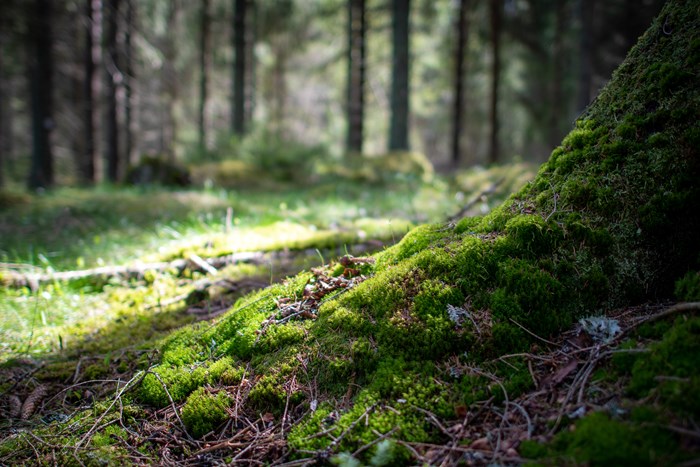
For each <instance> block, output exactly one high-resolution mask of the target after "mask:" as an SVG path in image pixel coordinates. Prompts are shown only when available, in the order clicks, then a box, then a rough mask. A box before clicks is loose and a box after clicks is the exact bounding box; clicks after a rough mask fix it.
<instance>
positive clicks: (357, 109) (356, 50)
mask: <svg viewBox="0 0 700 467" xmlns="http://www.w3.org/2000/svg"><path fill="white" fill-rule="evenodd" d="M366 32H367V24H366V16H365V0H348V78H347V79H348V94H347V99H348V102H347V124H348V133H347V143H346V149H347V152H348V154H362V141H363V133H364V132H363V130H364V129H363V122H364V110H365V109H364V107H365V105H364V98H365V67H366V46H365V37H366Z"/></svg>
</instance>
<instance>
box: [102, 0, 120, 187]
mask: <svg viewBox="0 0 700 467" xmlns="http://www.w3.org/2000/svg"><path fill="white" fill-rule="evenodd" d="M119 3H120V0H109V1H108V3H107V8H106V9H105V12H104V16H105V20H106V23H105V52H106V56H105V63H104V70H105V84H106V86H105V98H106V108H105V156H106V161H107V180H108V181H110V182H112V183H116V182H118V181H119V171H120V169H121V167H120V160H119V122H118V119H117V86H118V85H119V84H120V83H121V79H122V76H121V72H120V71H119V66H118V65H119V60H118V56H117V24H118V21H117V18H118V15H119Z"/></svg>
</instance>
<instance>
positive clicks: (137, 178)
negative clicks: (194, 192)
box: [126, 156, 190, 187]
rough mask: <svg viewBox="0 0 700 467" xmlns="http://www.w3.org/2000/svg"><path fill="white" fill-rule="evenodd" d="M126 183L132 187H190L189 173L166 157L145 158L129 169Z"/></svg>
mask: <svg viewBox="0 0 700 467" xmlns="http://www.w3.org/2000/svg"><path fill="white" fill-rule="evenodd" d="M126 181H127V183H128V184H131V185H139V186H146V185H162V186H173V187H186V186H189V185H190V173H189V171H188V170H187V169H186V168H185V167H183V166H181V165H179V164H177V163H175V162H171V161H168V160H167V159H166V158H165V157H164V156H157V157H155V156H144V157H142V158H141V161H140V162H139V163H138V164H136V165H134V166H132V167H129V170H128V172H127V174H126Z"/></svg>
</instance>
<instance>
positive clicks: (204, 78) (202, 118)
mask: <svg viewBox="0 0 700 467" xmlns="http://www.w3.org/2000/svg"><path fill="white" fill-rule="evenodd" d="M209 3H210V1H209V0H202V4H201V12H200V14H201V17H200V23H199V33H200V37H199V115H198V117H199V118H198V123H199V148H200V150H204V149H206V147H207V120H206V113H207V98H208V89H207V82H208V81H209V42H210V33H209V31H210V28H209V23H210V16H209Z"/></svg>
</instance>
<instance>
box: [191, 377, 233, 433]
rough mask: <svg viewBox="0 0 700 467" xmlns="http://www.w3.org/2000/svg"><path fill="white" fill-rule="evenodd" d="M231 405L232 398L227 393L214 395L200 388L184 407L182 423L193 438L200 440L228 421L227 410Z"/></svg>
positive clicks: (221, 392)
mask: <svg viewBox="0 0 700 467" xmlns="http://www.w3.org/2000/svg"><path fill="white" fill-rule="evenodd" d="M230 405H231V397H230V396H229V395H228V394H227V393H226V392H224V391H219V392H217V393H216V394H212V393H211V392H210V391H209V390H208V389H206V388H203V387H200V388H198V389H197V390H196V391H194V392H193V393H192V394H190V396H189V397H188V398H187V401H186V402H185V405H183V406H182V416H181V417H182V422H183V423H184V424H185V427H187V431H188V432H189V433H190V434H191V435H192V436H194V437H195V438H200V437H202V436H204V435H205V434H207V433H209V432H210V431H212V430H213V429H215V428H216V427H217V426H218V425H219V424H221V423H222V422H223V421H224V420H226V418H227V417H228V414H227V412H226V409H227V408H228V407H229V406H230Z"/></svg>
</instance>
